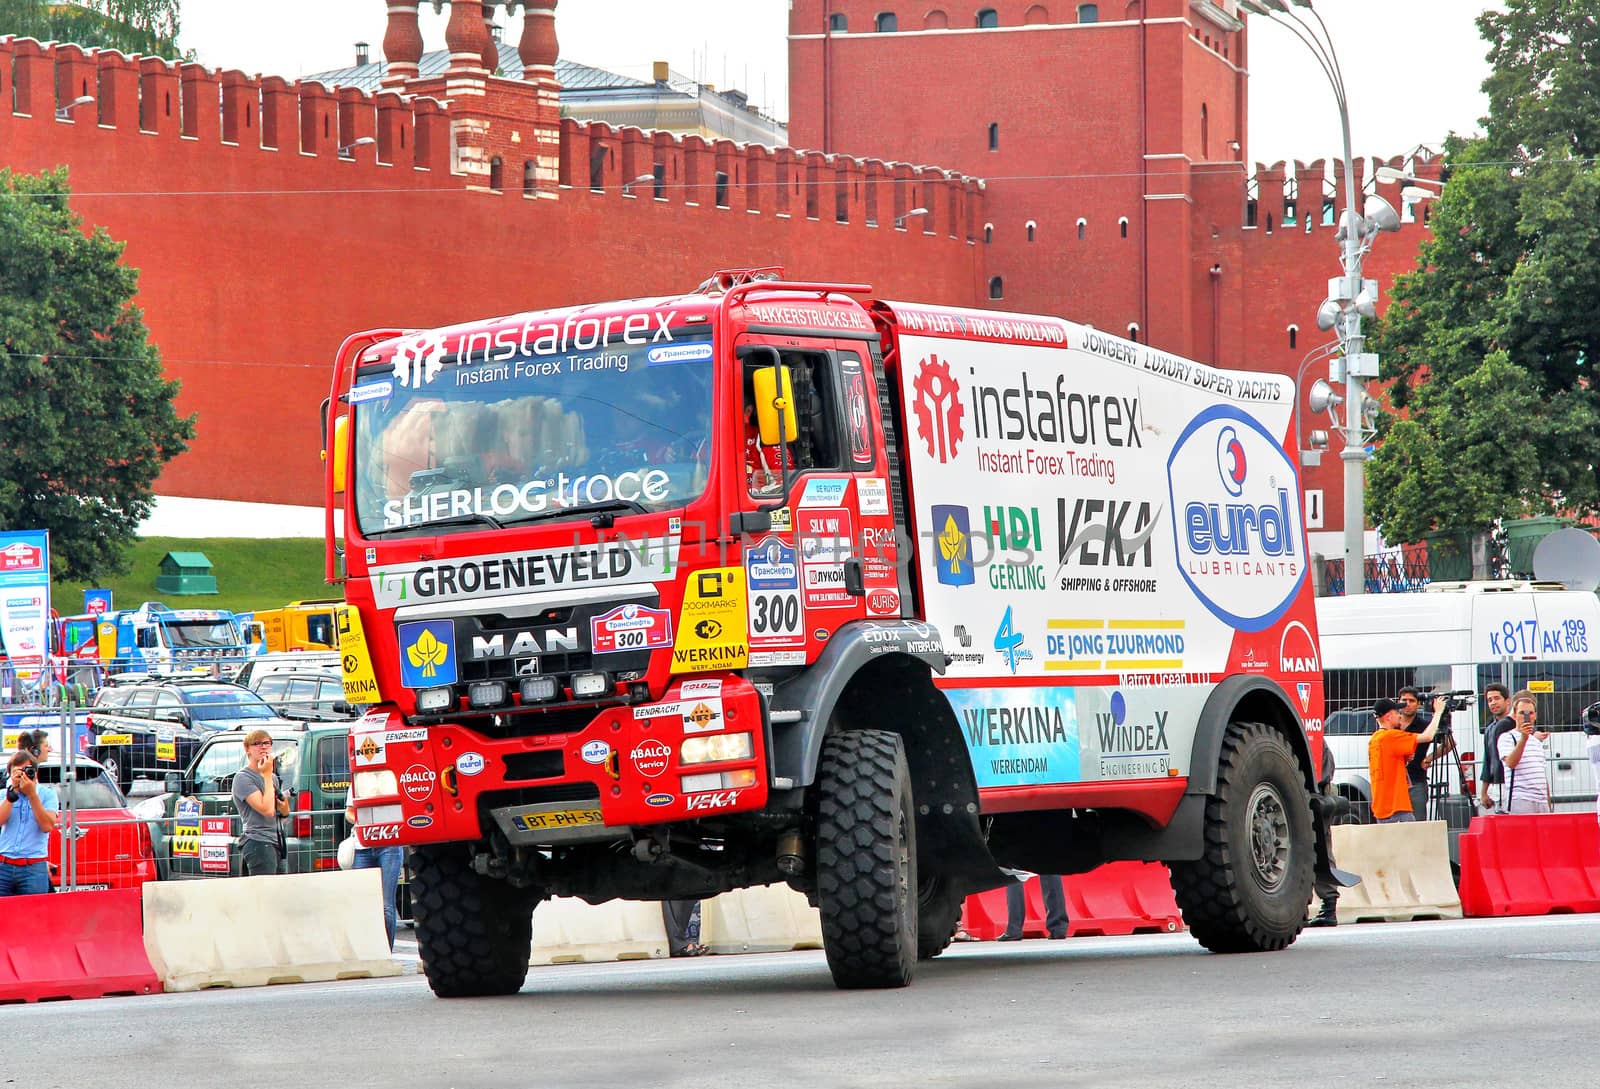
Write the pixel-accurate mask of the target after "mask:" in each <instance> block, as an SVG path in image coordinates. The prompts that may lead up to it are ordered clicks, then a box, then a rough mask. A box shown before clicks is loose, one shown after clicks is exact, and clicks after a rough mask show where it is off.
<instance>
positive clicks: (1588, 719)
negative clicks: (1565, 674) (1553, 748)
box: [1583, 703, 1600, 816]
mask: <svg viewBox="0 0 1600 1089" xmlns="http://www.w3.org/2000/svg"><path fill="white" fill-rule="evenodd" d="M1583 743H1584V746H1585V747H1586V748H1587V749H1588V750H1589V766H1590V767H1592V768H1593V769H1594V781H1595V783H1596V790H1595V799H1594V805H1595V814H1596V815H1597V816H1600V703H1591V704H1590V705H1589V706H1587V707H1585V708H1584V709H1583Z"/></svg>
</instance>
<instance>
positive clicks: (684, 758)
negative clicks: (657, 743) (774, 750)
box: [678, 734, 755, 764]
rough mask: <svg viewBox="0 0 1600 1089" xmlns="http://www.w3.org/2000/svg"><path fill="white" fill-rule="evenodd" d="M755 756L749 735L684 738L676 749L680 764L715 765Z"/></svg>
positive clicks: (704, 735)
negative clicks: (723, 761)
mask: <svg viewBox="0 0 1600 1089" xmlns="http://www.w3.org/2000/svg"><path fill="white" fill-rule="evenodd" d="M754 754H755V742H754V741H753V740H752V739H751V736H750V735H749V734H701V735H700V736H698V737H690V738H686V739H685V740H684V742H683V744H682V745H681V746H680V747H679V749H678V762H679V763H681V764H715V763H718V762H719V761H722V760H748V759H750V757H751V756H752V755H754Z"/></svg>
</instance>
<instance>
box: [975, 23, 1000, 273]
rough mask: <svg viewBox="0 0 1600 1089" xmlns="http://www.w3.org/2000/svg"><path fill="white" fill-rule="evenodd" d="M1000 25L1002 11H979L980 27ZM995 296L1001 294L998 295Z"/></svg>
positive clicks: (984, 28) (987, 28)
mask: <svg viewBox="0 0 1600 1089" xmlns="http://www.w3.org/2000/svg"><path fill="white" fill-rule="evenodd" d="M999 25H1000V13H999V12H997V11H995V10H994V8H984V9H983V10H982V11H980V12H978V27H979V29H981V30H990V29H993V28H994V27H997V26H999ZM994 297H995V298H999V297H1000V296H998V295H996V296H994Z"/></svg>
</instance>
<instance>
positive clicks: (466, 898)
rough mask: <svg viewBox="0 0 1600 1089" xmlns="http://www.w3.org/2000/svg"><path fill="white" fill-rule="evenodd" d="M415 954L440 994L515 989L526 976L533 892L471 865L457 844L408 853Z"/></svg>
mask: <svg viewBox="0 0 1600 1089" xmlns="http://www.w3.org/2000/svg"><path fill="white" fill-rule="evenodd" d="M407 862H408V864H409V866H410V868H411V907H412V912H413V916H414V918H413V922H414V924H415V926H416V933H417V953H418V955H419V956H420V957H421V959H422V970H423V973H424V974H425V975H427V977H428V986H429V987H431V988H433V993H434V994H436V995H438V996H439V997H440V998H472V997H477V996H480V995H501V994H516V993H517V991H519V990H521V989H522V983H523V980H525V979H527V977H528V956H529V954H530V953H531V952H532V947H533V908H534V905H535V904H536V903H537V901H538V895H537V894H536V893H535V892H533V891H532V890H529V889H516V888H512V887H511V886H510V885H508V884H506V883H505V882H503V881H496V880H494V879H493V878H488V877H484V876H483V875H482V874H479V873H475V872H474V871H473V869H472V860H471V856H470V855H469V854H468V853H467V851H466V850H465V849H464V848H462V847H461V846H460V845H455V846H450V847H418V848H414V849H413V850H411V851H409V852H408V857H407Z"/></svg>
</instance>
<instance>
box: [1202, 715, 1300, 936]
mask: <svg viewBox="0 0 1600 1089" xmlns="http://www.w3.org/2000/svg"><path fill="white" fill-rule="evenodd" d="M1312 834H1313V830H1312V827H1311V803H1310V800H1309V797H1308V795H1307V794H1306V786H1305V778H1304V776H1303V775H1302V774H1301V771H1300V765H1299V763H1298V762H1297V761H1296V760H1295V757H1294V753H1293V752H1292V751H1291V750H1290V748H1289V744H1288V742H1287V741H1285V740H1284V738H1283V736H1282V735H1281V734H1279V733H1278V732H1277V731H1276V730H1274V729H1272V728H1271V727H1270V726H1266V725H1263V724H1262V723H1259V722H1234V723H1230V724H1229V726H1228V730H1227V733H1226V734H1224V736H1223V739H1222V753H1221V756H1220V757H1219V762H1218V768H1217V790H1216V793H1215V794H1213V795H1212V796H1211V797H1210V798H1209V799H1207V801H1206V813H1205V832H1204V837H1205V839H1204V854H1202V855H1201V857H1200V858H1199V859H1197V860H1196V861H1193V862H1174V863H1172V864H1171V866H1170V868H1171V870H1172V891H1173V894H1174V896H1175V897H1176V899H1177V901H1178V907H1179V908H1180V909H1182V911H1183V919H1184V922H1185V923H1187V924H1188V926H1189V931H1190V933H1192V934H1193V935H1194V938H1195V940H1196V941H1198V942H1199V943H1200V944H1201V945H1203V946H1205V947H1206V948H1207V949H1209V950H1211V951H1212V952H1213V953H1255V952H1266V951H1269V950H1274V949H1282V948H1284V947H1285V946H1287V945H1289V943H1291V942H1293V941H1294V940H1295V938H1296V937H1298V936H1299V934H1300V930H1301V928H1302V927H1303V926H1304V925H1305V921H1306V904H1307V902H1308V901H1309V900H1310V899H1311V883H1312V870H1313V866H1314V857H1315V853H1316V847H1315V844H1314V842H1313V839H1312Z"/></svg>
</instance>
